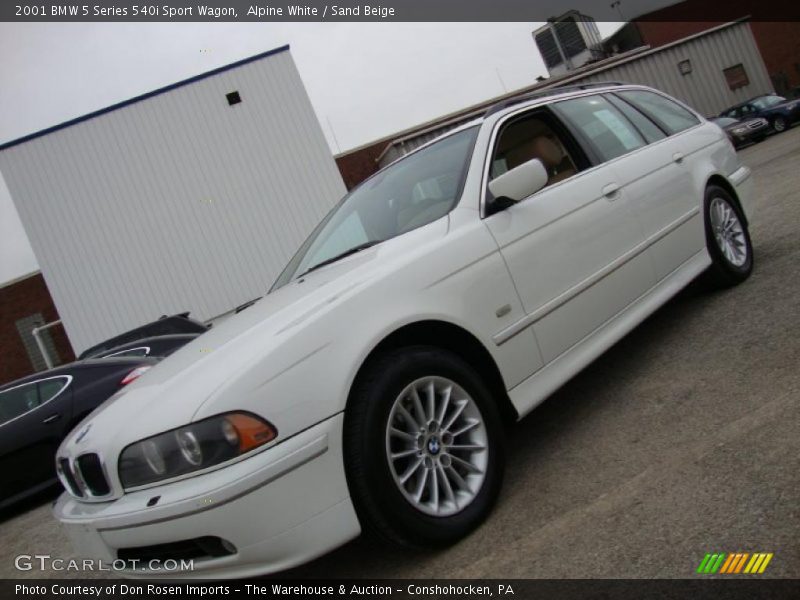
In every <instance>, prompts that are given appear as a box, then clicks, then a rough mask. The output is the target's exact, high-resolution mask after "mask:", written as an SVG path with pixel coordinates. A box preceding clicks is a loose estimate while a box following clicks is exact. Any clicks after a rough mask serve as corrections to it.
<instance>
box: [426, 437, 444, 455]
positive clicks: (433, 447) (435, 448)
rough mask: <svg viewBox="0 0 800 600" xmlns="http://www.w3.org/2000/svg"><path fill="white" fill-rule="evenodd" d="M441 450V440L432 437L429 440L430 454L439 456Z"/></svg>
mask: <svg viewBox="0 0 800 600" xmlns="http://www.w3.org/2000/svg"><path fill="white" fill-rule="evenodd" d="M440 449H441V444H439V438H437V437H432V438H431V439H429V440H428V452H430V453H431V454H439V450H440Z"/></svg>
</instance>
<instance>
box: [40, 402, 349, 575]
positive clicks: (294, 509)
mask: <svg viewBox="0 0 800 600" xmlns="http://www.w3.org/2000/svg"><path fill="white" fill-rule="evenodd" d="M343 419H344V417H343V415H342V414H339V415H336V416H334V417H332V418H330V419H328V420H326V421H324V422H322V423H319V424H317V425H315V426H313V427H311V428H309V429H307V430H305V431H303V432H301V433H299V434H297V435H295V436H293V437H291V438H289V439H287V440H285V441H284V442H281V443H280V444H277V445H276V446H274V447H272V448H270V449H268V450H265V451H264V452H261V453H260V454H257V455H255V456H253V457H251V458H248V459H247V460H243V461H241V462H238V463H235V464H233V465H230V466H228V467H225V468H222V469H219V470H217V471H213V472H211V473H206V474H204V475H199V476H197V477H192V478H190V479H186V480H183V481H178V482H174V483H169V484H166V485H162V486H157V487H152V488H148V489H146V490H139V491H136V492H131V493H128V494H125V495H124V496H122V497H121V498H119V499H117V500H114V501H112V502H105V503H92V504H89V503H85V502H81V501H79V500H78V499H76V498H73V497H72V496H70V495H68V494H62V496H61V497H60V498H59V500H58V502H57V503H56V505H55V508H54V513H55V516H56V518H58V519H59V521H61V522H62V524H63V525H64V527H65V529H66V532H67V534H68V536H69V537H70V539H71V541H72V543H73V545H74V547H75V550H76V553H77V554H78V555H79V556H81V557H82V558H93V559H97V560H100V561H102V562H103V563H105V564H107V565H112V566H113V567H114V569H115V570H118V568H119V565H121V562H122V561H120V560H118V559H119V554H118V553H119V551H120V550H121V549H122V550H123V553H125V552H130V551H131V549H140V548H144V547H148V548H149V547H153V546H160V545H162V544H174V543H176V542H182V541H185V540H191V539H195V538H199V537H205V536H213V537H217V538H221V539H222V540H225V541H226V542H228V543H229V544H232V545H233V546H234V547H235V552H234V553H233V554H231V555H228V556H221V557H211V556H205V557H200V558H196V559H194V561H193V565H192V566H193V569H191V570H188V569H187V570H181V571H175V570H172V567H173V566H174V565H173V564H172V563H169V562H168V561H166V560H157V561H156V562H152V561H147V560H145V561H141V562H140V563H137V565H136V569H131V568H126V569H123V570H119V573H120V574H121V575H124V576H127V577H147V578H154V577H159V576H163V577H167V578H178V577H197V578H226V577H249V576H253V575H261V574H266V573H272V572H276V571H282V570H285V569H288V568H290V567H293V566H296V565H298V564H301V563H303V562H306V561H308V560H311V559H313V558H315V557H317V556H320V555H321V554H324V553H325V552H328V551H330V550H332V549H333V548H336V547H337V546H340V545H342V544H344V543H345V542H347V541H348V540H350V539H352V538H354V537H356V536H357V535H358V534H359V533H360V527H359V524H358V520H357V518H356V515H355V511H354V509H353V506H352V503H351V501H350V496H349V493H348V490H347V483H346V480H345V474H344V465H343V460H342V423H343ZM155 497H159V498H158V500H157V501H155V503H154V504H153V505H152V506H148V503H151V504H152V503H153V498H155ZM150 554H152V552H150ZM176 562H177V563H178V564H180V560H178V561H176Z"/></svg>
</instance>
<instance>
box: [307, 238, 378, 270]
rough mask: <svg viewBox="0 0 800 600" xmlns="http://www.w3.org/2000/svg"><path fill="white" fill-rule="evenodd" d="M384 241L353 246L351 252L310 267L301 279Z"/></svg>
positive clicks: (342, 253) (373, 241) (347, 251)
mask: <svg viewBox="0 0 800 600" xmlns="http://www.w3.org/2000/svg"><path fill="white" fill-rule="evenodd" d="M382 241H383V240H372V241H369V242H364V243H363V244H359V245H358V246H353V247H352V248H350V249H349V250H345V251H344V252H341V253H339V254H337V255H336V256H332V257H330V258H326V259H325V260H323V261H322V262H318V263H317V264H315V265H314V266H313V267H309V268H308V269H306V270H305V271H303V273H302V274H301V275H300V277H303V276H304V275H308V274H309V273H311V271H316V270H317V269H319V268H320V267H324V266H325V265H329V264H331V263H335V262H336V261H337V260H341V259H343V258H344V257H345V256H350V255H351V254H355V253H356V252H361V251H362V250H366V249H367V248H372V246H375V245H376V244H380V243H381V242H382ZM298 279H299V278H298Z"/></svg>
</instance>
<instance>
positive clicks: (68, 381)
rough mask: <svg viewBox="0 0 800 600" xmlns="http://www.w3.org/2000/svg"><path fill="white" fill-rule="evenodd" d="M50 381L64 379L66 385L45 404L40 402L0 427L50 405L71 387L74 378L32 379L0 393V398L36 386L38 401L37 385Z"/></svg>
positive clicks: (71, 376) (56, 376)
mask: <svg viewBox="0 0 800 600" xmlns="http://www.w3.org/2000/svg"><path fill="white" fill-rule="evenodd" d="M52 379H66V380H67V383H66V384H64V385H63V386H62V387H61V389H60V390H58V392H56V393H55V394H53V396H51V397H50V399H49V400H47V401H45V402H40V404H38V405H37V406H34V407H33V408H31V409H29V410H26V411H25V412H24V413H21V414H19V415H17V416H16V417H13V418H11V419H9V420H8V421H5V422H4V423H0V427H5V426H6V425H8V424H9V423H13V422H14V421H16V420H17V419H21V418H22V417H24V416H25V415H29V414H31V413H32V412H34V411H35V410H39V409H40V408H41V407H43V406H46V405H47V404H50V403H51V402H52V401H53V400H55V399H56V398H58V397H59V396H60V395H61V394H63V393H64V390H66V389H67V388H68V387H69V386H71V385H72V381H73V380H74V379H75V377H74V376H73V375H53V376H51V377H42V378H41V379H34V380H33V381H26V382H25V383H20V384H18V385H15V386H12V387H10V388H8V389H5V390H2V391H0V396H2V395H3V394H5V393H6V392H10V391H12V390H16V389H17V388H21V387H23V386H26V385H36V395H37V396H39V400H41V395H40V393H39V384H40V383H41V382H43V381H50V380H52Z"/></svg>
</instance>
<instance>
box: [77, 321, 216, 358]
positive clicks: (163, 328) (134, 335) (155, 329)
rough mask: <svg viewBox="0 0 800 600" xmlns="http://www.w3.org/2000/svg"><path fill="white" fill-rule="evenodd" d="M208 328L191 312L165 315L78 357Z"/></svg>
mask: <svg viewBox="0 0 800 600" xmlns="http://www.w3.org/2000/svg"><path fill="white" fill-rule="evenodd" d="M207 330H208V325H205V324H203V323H201V322H200V321H196V320H195V319H192V318H190V317H189V313H188V312H185V313H180V314H177V315H170V316H166V315H164V316H163V317H161V318H159V319H157V320H155V321H153V322H151V323H146V324H145V325H140V326H139V327H137V328H135V329H131V330H130V331H126V332H125V333H120V334H119V335H115V336H114V337H113V338H109V339H107V340H105V341H103V342H100V343H99V344H96V345H94V346H92V347H91V348H87V349H86V350H84V351H83V352H81V354H80V356H79V357H78V359H81V360H82V359H84V358H95V357H97V356H103V355H107V354H108V353H109V352H110V351H111V350H112V349H113V348H118V347H119V346H122V345H123V344H129V343H130V342H135V341H138V340H141V339H143V338H149V337H154V336H161V335H172V334H174V333H197V334H200V333H203V332H205V331H207Z"/></svg>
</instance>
